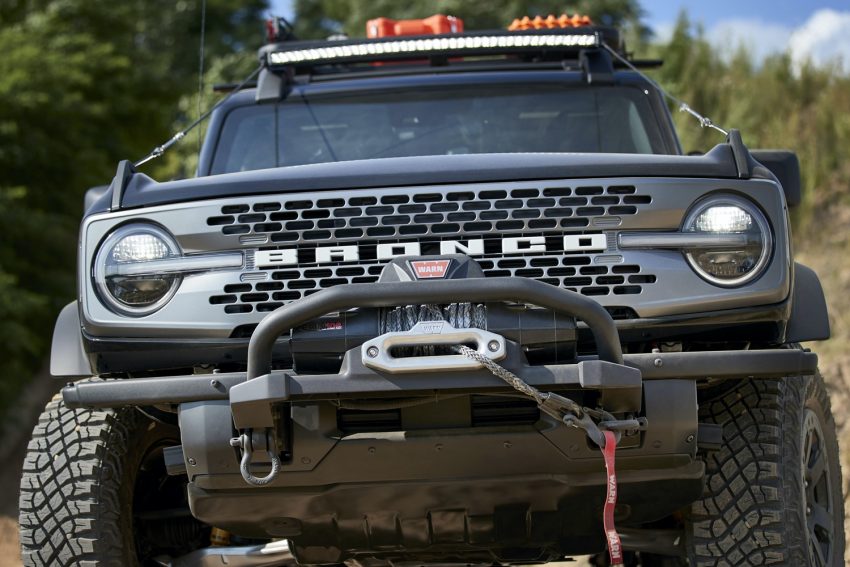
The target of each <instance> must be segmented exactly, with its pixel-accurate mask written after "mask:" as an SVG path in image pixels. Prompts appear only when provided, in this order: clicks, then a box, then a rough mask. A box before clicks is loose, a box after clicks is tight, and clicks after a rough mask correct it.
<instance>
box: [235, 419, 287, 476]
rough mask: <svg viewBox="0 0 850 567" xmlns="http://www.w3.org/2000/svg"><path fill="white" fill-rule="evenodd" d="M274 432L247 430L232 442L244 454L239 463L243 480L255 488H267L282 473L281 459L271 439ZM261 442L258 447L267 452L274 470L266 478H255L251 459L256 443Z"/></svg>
mask: <svg viewBox="0 0 850 567" xmlns="http://www.w3.org/2000/svg"><path fill="white" fill-rule="evenodd" d="M271 435H272V430H271V429H270V428H267V429H265V430H264V431H263V432H262V433H259V432H257V433H255V432H254V430H253V429H245V430H243V432H242V434H241V435H240V436H239V437H234V438H233V439H231V440H230V446H231V447H236V448H238V449H239V450H240V451H241V452H242V458H241V459H240V461H239V472H241V473H242V478H244V479H245V482H247V483H248V484H251V485H253V486H265V485H267V484H269V483H271V482H274V480H275V479H276V478H277V475H278V474H279V473H280V457H278V456H277V453H275V451H274V450H273V447H274V443H272V440H271V439H270V436H271ZM255 441H259V443H257V444H258V445H262V448H264V449H265V450H266V454H267V455H268V456H269V460H270V461H271V465H272V470H271V471H269V474H267V475H266V476H260V477H258V476H254V475H253V474H252V473H251V458H252V455H253V453H254V443H255Z"/></svg>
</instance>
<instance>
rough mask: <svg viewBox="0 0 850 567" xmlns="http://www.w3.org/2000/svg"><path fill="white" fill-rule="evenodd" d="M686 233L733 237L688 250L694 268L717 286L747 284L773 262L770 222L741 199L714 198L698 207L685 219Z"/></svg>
mask: <svg viewBox="0 0 850 567" xmlns="http://www.w3.org/2000/svg"><path fill="white" fill-rule="evenodd" d="M683 231H684V232H686V233H695V234H702V235H706V236H723V235H731V236H733V237H734V238H731V239H726V240H725V239H716V240H715V241H712V239H710V238H709V239H707V240H706V242H707V244H706V246H705V247H703V248H690V249H688V250H685V257H686V258H687V259H688V263H690V265H691V267H692V268H693V269H694V270H696V272H697V273H698V274H699V275H700V276H702V277H703V278H704V279H706V280H708V281H709V282H711V283H713V284H715V285H720V286H738V285H742V284H744V283H747V282H749V281H751V280H753V279H754V278H756V277H757V276H758V275H759V274H761V272H762V270H763V269H764V268H765V266H767V262H768V260H769V259H770V253H771V250H772V246H773V241H772V238H771V235H770V228H769V226H768V223H767V219H766V218H765V216H764V214H763V213H762V212H761V211H760V210H759V209H758V208H757V207H756V206H755V205H753V204H752V203H751V202H749V201H747V200H745V199H742V198H739V197H735V196H731V195H729V196H723V197H714V198H710V199H707V200H705V201H703V202H701V203H699V204H698V205H697V206H696V207H694V209H693V210H692V211H691V213H690V214H689V215H688V217H687V218H686V219H685V224H684V226H683ZM724 242H727V243H726V244H724ZM708 243H710V244H708Z"/></svg>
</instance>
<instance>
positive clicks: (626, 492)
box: [63, 278, 817, 564]
mask: <svg viewBox="0 0 850 567" xmlns="http://www.w3.org/2000/svg"><path fill="white" fill-rule="evenodd" d="M505 300H512V301H520V302H524V303H532V304H536V305H539V306H542V307H545V308H548V309H550V310H552V311H554V312H555V313H558V314H563V315H568V316H575V317H577V318H579V319H581V320H583V321H584V323H585V324H587V326H588V327H589V329H590V331H591V332H592V333H593V336H594V339H595V343H596V347H597V352H598V353H599V355H598V356H596V357H584V358H583V359H581V360H579V361H578V362H577V363H575V364H561V365H548V366H546V365H544V366H532V365H529V364H528V363H527V362H525V360H524V356H523V353H522V350H521V348H520V346H519V344H518V343H515V342H512V341H508V340H506V341H505V344H504V348H505V353H504V358H503V359H502V360H500V362H499V364H501V365H502V366H504V367H505V368H507V369H509V370H511V371H512V372H514V373H515V374H517V375H518V376H520V377H521V378H522V379H523V380H524V381H526V382H527V383H529V384H531V385H533V386H535V387H537V388H538V389H540V390H543V391H557V392H561V393H562V395H565V396H569V397H573V398H577V399H580V400H581V404H582V405H584V406H589V407H602V408H604V409H606V410H607V411H609V412H612V413H615V414H618V415H640V416H643V417H645V418H646V420H647V423H648V425H647V427H646V429H645V430H643V431H640V432H639V433H637V434H635V435H632V436H626V437H624V438H623V440H622V442H621V444H620V445H618V468H619V469H620V471H621V472H620V478H621V483H622V489H621V499H620V502H621V506H620V507H619V509H618V515H619V518H618V522H620V523H621V524H622V525H627V526H628V525H632V526H639V525H642V524H645V523H648V522H652V521H654V520H657V519H660V518H663V517H665V516H667V515H669V514H670V513H672V512H674V511H675V510H678V509H680V508H682V507H684V506H686V505H688V504H689V503H690V502H692V501H693V500H694V499H696V498H698V497H699V495H700V493H701V491H702V478H703V464H702V462H700V461H699V460H698V459H697V445H698V436H699V426H698V422H697V381H698V380H701V379H706V378H718V379H722V378H743V377H752V378H768V377H777V376H783V375H789V374H806V373H812V372H814V371H815V369H816V366H817V357H816V355H814V354H812V353H809V352H804V351H801V350H791V349H787V350H760V351H726V352H716V351H715V352H685V353H650V354H627V355H625V356H624V355H623V354H622V352H621V350H620V343H619V337H618V333H617V330H616V327H615V325H614V322H613V320H612V319H611V317H610V316H609V315H608V313H607V312H606V311H605V310H604V309H603V308H602V307H601V306H599V305H598V304H597V303H595V302H593V301H592V300H590V299H588V298H586V297H584V296H581V295H578V294H575V293H571V292H568V291H564V290H561V289H558V288H555V287H553V286H549V285H546V284H542V283H539V282H536V281H533V280H527V279H520V278H492V279H478V278H473V279H464V280H449V281H437V282H405V283H393V284H384V283H381V284H369V285H349V286H339V287H335V288H331V289H329V290H325V291H322V292H319V293H316V294H314V295H312V296H309V297H308V298H305V299H303V300H300V301H296V302H293V303H291V304H289V305H287V306H285V307H282V308H280V309H278V310H277V311H275V312H273V313H272V314H270V315H269V316H267V317H266V319H264V320H263V322H262V323H261V324H260V325H259V327H258V328H257V330H256V331H255V333H254V335H253V336H252V338H251V341H250V345H249V349H248V371H247V372H246V373H241V372H239V373H223V374H207V375H193V376H176V377H158V378H138V379H127V380H107V381H97V382H82V383H78V384H74V385H71V386H68V387H66V388H65V389H64V390H63V397H64V400H65V402H66V404H67V405H68V406H69V407H113V406H123V405H136V406H150V405H158V404H169V405H172V406H177V408H178V410H179V420H180V430H181V439H182V453H183V457H184V463H185V467H186V470H187V473H188V476H189V480H190V485H189V497H190V504H191V506H192V511H193V514H194V515H195V516H196V517H198V518H199V519H201V520H203V521H205V522H208V523H209V524H211V525H215V526H219V527H223V528H226V529H228V530H230V531H232V532H234V533H237V534H240V535H245V536H251V537H286V538H290V539H291V541H292V543H293V550H294V552H295V554H296V556H297V557H298V559H299V560H300V561H302V562H305V563H313V564H321V563H339V562H342V561H345V560H347V559H351V558H355V557H357V556H358V555H359V554H364V556H368V557H378V556H380V557H386V558H394V559H396V560H401V559H404V558H405V557H416V558H422V557H423V556H427V555H428V554H429V553H433V554H434V556H435V557H438V556H439V557H445V556H446V555H447V554H448V555H453V556H455V557H458V558H463V560H464V561H469V562H471V561H475V562H480V561H492V560H496V561H514V562H518V561H532V562H533V561H548V560H552V559H554V558H555V557H557V556H558V554H561V555H563V554H564V553H580V552H593V551H599V550H601V549H602V547H603V545H604V542H603V540H602V538H601V537H600V535H599V534H601V532H600V531H599V530H598V524H599V518H600V516H599V515H600V513H601V503H602V500H603V498H602V496H603V495H604V491H605V475H604V472H603V466H602V459H601V456H600V454H599V451H598V449H596V448H594V447H592V446H591V445H590V444H589V443H588V441H587V439H586V437H585V434H584V432H582V431H580V430H578V429H573V428H567V427H564V426H563V425H562V424H560V423H558V422H557V421H555V420H554V419H552V418H551V417H549V416H547V415H545V414H541V415H539V416H537V417H536V418H534V419H532V420H530V421H526V422H523V423H518V422H514V423H508V424H504V425H500V424H495V425H494V424H488V425H487V426H480V424H476V423H475V421H474V419H469V418H468V415H467V414H466V413H465V412H468V407H469V404H470V403H471V400H472V398H473V397H474V396H481V395H493V394H496V395H500V394H501V395H503V394H511V393H514V392H512V390H511V389H510V388H509V387H508V386H507V385H506V384H505V383H504V382H502V381H501V380H500V379H499V378H496V377H495V376H493V375H491V374H490V373H489V372H488V371H486V370H484V369H477V370H464V371H452V370H450V369H446V370H442V371H439V372H433V371H430V372H429V371H427V368H423V369H419V370H414V371H410V368H407V371H406V372H404V373H400V372H393V371H392V369H389V370H386V369H376V368H374V367H370V366H369V365H367V364H365V363H364V360H363V352H364V351H363V349H361V347H360V346H359V345H358V346H357V347H355V348H352V349H350V350H349V351H348V352H347V353H346V355H345V357H344V359H343V362H342V366H341V370H340V372H339V373H338V374H327V375H320V374H312V375H299V374H297V373H294V372H290V371H275V370H272V368H271V363H272V355H273V349H274V347H275V343H276V341H277V339H278V337H279V336H280V335H281V334H284V333H286V332H287V331H289V330H290V329H292V328H294V327H296V326H297V325H300V324H303V323H304V322H306V321H309V320H312V319H315V318H316V317H319V316H321V315H324V314H325V313H328V312H331V311H344V310H346V309H349V308H353V307H363V306H373V307H374V306H391V305H405V304H411V303H416V304H418V303H450V302H457V301H472V302H495V301H505ZM514 394H515V393H514ZM399 398H403V399H404V400H405V401H410V400H414V401H416V402H417V403H418V405H413V406H410V407H409V408H407V409H406V410H405V409H402V410H400V411H401V414H400V419H399V424H400V427H392V428H390V429H372V430H370V429H368V428H367V429H363V430H360V431H357V432H351V431H346V430H345V429H344V428H342V427H341V425H340V421H339V413H338V410H339V408H340V407H341V406H342V405H344V402H345V401H346V400H350V401H352V402H363V401H367V402H369V403H381V402H387V401H389V400H394V401H398V399H399ZM423 402H424V403H423ZM234 426H235V429H236V430H237V431H240V432H241V431H249V430H253V431H255V432H256V431H263V430H265V431H275V434H276V435H278V436H279V438H281V439H282V441H283V445H285V453H284V454H285V459H286V460H285V462H284V464H283V467H282V470H281V472H280V474H279V475H278V476H277V478H276V479H274V480H273V481H272V482H270V483H269V484H268V485H266V486H263V487H256V486H248V485H246V484H245V482H244V481H243V478H242V475H241V474H240V470H239V461H238V456H237V454H236V452H235V451H234V449H233V448H232V447H231V445H230V440H231V438H233V436H234V433H235V432H234ZM255 447H256V445H255ZM253 457H254V466H255V468H256V470H257V473H258V474H263V473H264V471H266V470H268V468H267V467H268V464H267V460H266V462H265V463H264V461H263V458H264V452H263V451H255V453H254V455H253ZM264 467H265V468H264ZM417 560H419V559H417Z"/></svg>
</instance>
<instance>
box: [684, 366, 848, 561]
mask: <svg viewBox="0 0 850 567" xmlns="http://www.w3.org/2000/svg"><path fill="white" fill-rule="evenodd" d="M699 414H700V421H701V422H708V423H715V424H720V425H722V426H723V447H722V449H721V450H720V451H717V452H713V453H710V454H709V455H708V457H707V459H706V474H707V477H706V486H705V492H704V494H703V498H702V499H701V500H699V501H697V502H696V503H694V505H693V506H692V508H691V514H690V517H689V522H688V524H689V525H688V528H689V529H688V540H689V541H688V544H689V545H688V548H689V556H690V557H689V558H690V564H691V565H694V566H732V565H787V566H793V567H804V566H811V565H814V566H818V565H824V567H833V566H841V565H844V557H843V554H844V531H843V518H844V513H843V498H842V496H841V469H840V466H839V460H838V442H837V439H836V434H835V422H834V420H833V417H832V412H831V410H830V404H829V397H828V396H827V393H826V388H825V386H824V382H823V378H822V377H821V376H820V375H819V374H818V375H815V376H791V377H787V378H783V379H779V380H744V381H740V382H735V383H728V384H727V385H726V386H725V388H721V389H719V390H718V391H716V392H715V393H714V395H713V396H710V397H709V399H708V400H702V401H701V403H700V411H699ZM813 417H814V418H816V419H817V421H818V424H819V426H820V431H821V432H822V434H823V444H822V449H823V451H825V453H824V455H825V457H826V464H825V469H824V470H825V474H826V475H827V477H826V480H825V481H821V482H815V483H814V484H813V486H817V487H820V488H823V487H824V486H826V487H828V497H827V498H826V499H825V500H824V498H823V494H824V492H823V490H820V492H819V493H818V495H819V500H820V501H821V502H828V504H829V506H830V508H829V511H828V513H826V514H825V516H821V517H820V519H821V520H824V519H826V520H827V521H829V520H831V524H832V527H833V529H832V532H831V542H832V543H831V545H832V559H831V560H829V561H826V562H823V563H822V562H819V561H818V559H817V557H813V555H812V553H814V550H813V549H811V548H810V543H811V541H812V538H811V537H810V529H809V526H808V524H807V519H810V518H812V517H813V516H810V515H807V510H806V508H807V506H809V504H807V500H813V497H811V496H807V494H806V491H807V485H804V480H805V478H804V472H803V467H804V464H803V458H804V456H803V444H804V443H803V433H804V431H807V430H811V427H812V425H811V424H812V422H811V419H812V418H813ZM807 418H808V419H809V422H807V421H806V420H807ZM810 454H811V455H813V454H815V453H814V452H811V453H810ZM819 478H821V477H819ZM818 533H819V534H822V532H818Z"/></svg>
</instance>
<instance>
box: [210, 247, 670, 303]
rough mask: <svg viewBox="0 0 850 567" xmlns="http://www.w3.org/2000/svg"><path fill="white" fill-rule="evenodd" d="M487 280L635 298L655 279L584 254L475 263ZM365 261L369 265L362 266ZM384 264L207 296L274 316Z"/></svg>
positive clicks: (319, 271)
mask: <svg viewBox="0 0 850 567" xmlns="http://www.w3.org/2000/svg"><path fill="white" fill-rule="evenodd" d="M477 260H478V262H479V264H480V265H481V267H482V268H483V269H484V274H485V276H487V277H505V276H517V277H526V278H534V279H536V280H539V281H542V282H544V283H548V284H551V285H554V286H557V287H562V288H564V289H569V290H571V291H576V292H579V293H581V294H583V295H588V296H626V295H635V294H639V293H641V291H642V290H643V288H644V286H646V285H651V284H654V283H655V282H656V280H657V278H656V276H655V275H653V274H646V273H643V272H642V271H641V268H640V266H637V265H629V264H614V265H604V264H593V263H592V260H593V258H592V257H591V256H589V255H536V256H513V257H499V258H482V259H477ZM367 262H369V263H367ZM386 263H387V261H378V260H370V261H368V260H367V261H365V262H364V261H361V262H358V263H356V264H339V265H332V266H314V267H309V268H300V269H296V268H292V269H281V270H270V271H268V274H267V276H266V277H267V279H266V280H265V281H258V282H253V283H252V282H244V283H238V284H228V285H226V286H224V288H223V289H222V293H221V294H219V295H214V296H212V297H210V303H211V304H213V305H222V306H223V308H224V311H225V312H226V313H250V312H252V311H257V312H261V313H263V312H269V311H274V310H275V309H277V308H278V307H281V306H282V305H284V304H285V303H289V302H290V301H293V300H295V299H301V298H302V297H305V296H307V295H310V294H312V293H315V292H317V291H319V290H321V289H324V288H328V287H333V286H336V285H341V284H347V283H373V282H376V281H378V277H379V276H380V274H381V271H382V270H383V269H384V265H385V264H386Z"/></svg>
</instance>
